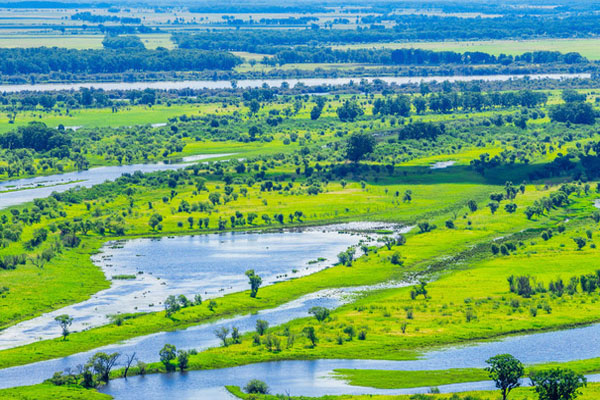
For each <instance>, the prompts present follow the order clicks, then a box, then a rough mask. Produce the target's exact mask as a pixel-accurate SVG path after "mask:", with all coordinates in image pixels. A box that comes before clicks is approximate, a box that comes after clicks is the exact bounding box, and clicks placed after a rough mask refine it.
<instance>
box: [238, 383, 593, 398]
mask: <svg viewBox="0 0 600 400" xmlns="http://www.w3.org/2000/svg"><path fill="white" fill-rule="evenodd" d="M227 389H228V390H229V392H230V393H232V394H233V395H235V396H237V397H239V398H240V399H245V400H250V399H253V398H254V399H257V400H276V399H277V397H276V396H273V395H248V394H246V393H244V392H243V391H242V390H241V389H240V388H238V387H231V386H229V387H227ZM581 391H582V395H581V396H579V397H578V399H580V400H595V399H597V398H598V396H600V384H597V383H592V384H589V385H588V386H587V387H585V388H583V389H582V390H581ZM510 395H511V398H513V399H516V400H537V399H538V395H537V393H535V391H534V389H533V388H525V387H524V388H517V389H515V390H513V391H512V392H511V394H510ZM253 396H254V397H253ZM498 398H499V397H498V392H497V391H478V392H467V393H457V394H427V395H421V396H413V395H395V396H394V395H390V396H386V395H381V396H376V395H370V394H368V395H354V396H353V395H343V396H322V397H319V398H316V397H312V398H311V397H290V399H291V400H367V399H368V400H497V399H498Z"/></svg>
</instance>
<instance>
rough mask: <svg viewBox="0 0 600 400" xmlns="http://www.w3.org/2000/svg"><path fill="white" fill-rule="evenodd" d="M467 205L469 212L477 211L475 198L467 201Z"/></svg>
mask: <svg viewBox="0 0 600 400" xmlns="http://www.w3.org/2000/svg"><path fill="white" fill-rule="evenodd" d="M467 207H469V210H470V211H471V212H475V211H477V202H476V201H475V200H469V201H468V202H467Z"/></svg>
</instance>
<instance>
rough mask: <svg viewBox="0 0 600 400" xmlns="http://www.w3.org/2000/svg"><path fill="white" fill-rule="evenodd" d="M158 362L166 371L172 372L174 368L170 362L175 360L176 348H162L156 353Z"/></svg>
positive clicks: (170, 345) (171, 346)
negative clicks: (158, 358)
mask: <svg viewBox="0 0 600 400" xmlns="http://www.w3.org/2000/svg"><path fill="white" fill-rule="evenodd" d="M158 355H159V357H160V362H162V363H163V364H164V366H165V369H166V370H167V371H172V370H173V369H174V368H175V367H174V366H173V364H171V361H172V360H174V359H175V358H177V348H176V347H175V346H173V345H172V344H165V345H164V346H163V348H162V349H161V350H160V351H159V352H158Z"/></svg>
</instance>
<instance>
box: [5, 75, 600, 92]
mask: <svg viewBox="0 0 600 400" xmlns="http://www.w3.org/2000/svg"><path fill="white" fill-rule="evenodd" d="M590 76H591V75H590V74H587V73H582V74H530V75H468V76H387V77H366V78H363V77H355V78H303V79H243V80H239V81H236V86H237V87H239V88H256V87H262V86H263V85H267V86H270V87H280V86H281V85H282V84H283V83H284V82H286V83H287V84H289V85H290V87H294V86H296V85H297V84H298V83H302V84H304V85H306V86H322V85H345V84H348V83H350V82H352V81H353V82H360V81H361V80H366V81H368V82H372V81H374V80H376V79H378V80H381V81H383V82H386V83H390V84H391V83H395V84H397V85H402V84H411V83H420V82H433V81H436V82H443V81H449V82H469V81H479V80H481V81H507V80H510V79H520V78H524V77H529V78H531V79H570V78H583V79H585V78H590ZM81 88H95V89H103V90H144V89H157V90H171V89H231V88H232V83H231V81H209V80H196V81H158V82H90V83H87V82H86V83H41V84H34V85H30V84H27V85H0V92H5V93H15V92H25V91H53V90H78V89H81Z"/></svg>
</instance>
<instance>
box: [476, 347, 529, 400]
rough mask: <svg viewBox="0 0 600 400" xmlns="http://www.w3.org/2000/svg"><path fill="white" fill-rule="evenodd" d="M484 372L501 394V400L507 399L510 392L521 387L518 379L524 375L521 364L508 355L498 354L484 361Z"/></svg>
mask: <svg viewBox="0 0 600 400" xmlns="http://www.w3.org/2000/svg"><path fill="white" fill-rule="evenodd" d="M486 363H487V364H488V365H489V367H487V368H486V371H487V372H488V373H489V374H490V378H491V379H492V380H493V381H494V382H496V387H497V388H498V389H500V391H501V392H502V400H506V399H507V398H508V394H509V393H510V391H511V390H513V389H515V388H517V387H519V386H521V382H520V379H521V377H522V376H523V374H524V373H525V369H524V368H523V364H522V363H521V362H520V361H519V360H517V359H516V358H514V357H513V356H511V355H510V354H499V355H497V356H494V357H492V358H490V359H488V360H487V361H486Z"/></svg>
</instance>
